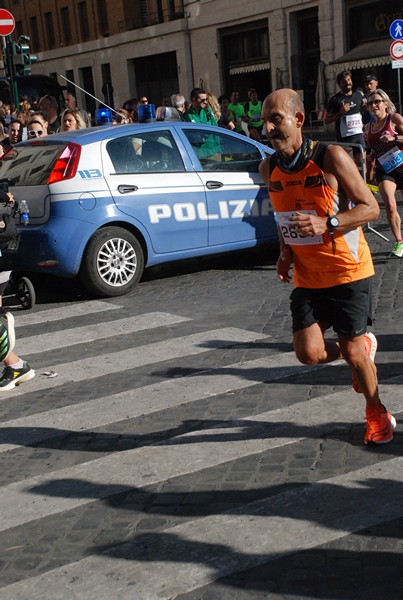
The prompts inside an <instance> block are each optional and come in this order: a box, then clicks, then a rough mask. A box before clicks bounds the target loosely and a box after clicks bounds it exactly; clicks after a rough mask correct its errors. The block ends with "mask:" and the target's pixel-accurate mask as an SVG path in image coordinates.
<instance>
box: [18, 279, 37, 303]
mask: <svg viewBox="0 0 403 600" xmlns="http://www.w3.org/2000/svg"><path fill="white" fill-rule="evenodd" d="M15 295H16V297H17V298H18V300H19V301H20V303H21V306H22V308H26V309H28V308H32V307H33V306H35V302H36V294H35V288H34V286H33V285H32V283H31V281H30V280H29V279H28V277H20V278H19V279H18V280H17V290H16V293H15Z"/></svg>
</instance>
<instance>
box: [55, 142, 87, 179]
mask: <svg viewBox="0 0 403 600" xmlns="http://www.w3.org/2000/svg"><path fill="white" fill-rule="evenodd" d="M80 154H81V146H78V145H77V144H73V143H70V144H67V146H66V147H65V148H64V150H63V152H62V153H61V155H60V156H59V158H58V159H57V161H56V164H55V166H54V167H53V169H52V172H51V174H50V176H49V179H48V184H49V183H56V182H58V181H64V180H65V179H71V178H72V177H74V176H75V174H76V173H77V168H78V163H79V161H80Z"/></svg>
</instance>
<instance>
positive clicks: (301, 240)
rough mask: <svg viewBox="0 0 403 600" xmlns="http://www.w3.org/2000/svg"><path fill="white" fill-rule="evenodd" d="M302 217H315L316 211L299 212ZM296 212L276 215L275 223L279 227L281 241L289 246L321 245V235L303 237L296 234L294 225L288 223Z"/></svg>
mask: <svg viewBox="0 0 403 600" xmlns="http://www.w3.org/2000/svg"><path fill="white" fill-rule="evenodd" d="M298 212H299V213H303V214H304V215H316V214H317V213H316V210H299V211H298ZM295 215H296V211H289V212H280V213H279V212H278V213H276V217H277V222H278V224H279V227H280V231H281V234H282V236H283V240H284V242H285V243H286V244H288V245H289V246H312V245H313V244H323V237H322V236H321V235H309V236H303V235H301V234H300V233H298V232H297V230H296V227H295V225H293V222H292V221H290V217H295Z"/></svg>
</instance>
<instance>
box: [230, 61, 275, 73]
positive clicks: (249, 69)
mask: <svg viewBox="0 0 403 600" xmlns="http://www.w3.org/2000/svg"><path fill="white" fill-rule="evenodd" d="M269 69H270V63H269V62H264V63H256V64H254V65H243V66H242V67H233V68H232V69H230V70H229V74H230V75H242V74H243V73H256V72H257V71H268V70H269Z"/></svg>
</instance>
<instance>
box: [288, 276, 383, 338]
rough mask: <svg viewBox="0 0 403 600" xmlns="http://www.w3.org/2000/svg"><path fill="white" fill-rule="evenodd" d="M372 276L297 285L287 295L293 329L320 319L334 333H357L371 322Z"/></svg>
mask: <svg viewBox="0 0 403 600" xmlns="http://www.w3.org/2000/svg"><path fill="white" fill-rule="evenodd" d="M371 288H372V277H367V278H366V279H360V280H359V281H353V282H351V283H343V284H341V285H336V286H334V287H329V288H323V289H309V288H302V287H297V288H295V289H294V290H293V291H292V293H291V296H290V300H291V314H292V330H293V332H295V331H299V330H301V329H306V328H307V327H310V326H311V325H313V324H314V323H320V324H321V325H322V326H324V327H325V328H326V329H327V328H328V327H333V330H334V331H335V332H336V333H340V334H342V335H345V336H347V337H357V336H359V335H363V334H364V333H365V332H366V331H367V327H368V326H370V325H372V293H371Z"/></svg>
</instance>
